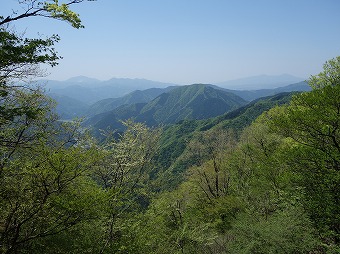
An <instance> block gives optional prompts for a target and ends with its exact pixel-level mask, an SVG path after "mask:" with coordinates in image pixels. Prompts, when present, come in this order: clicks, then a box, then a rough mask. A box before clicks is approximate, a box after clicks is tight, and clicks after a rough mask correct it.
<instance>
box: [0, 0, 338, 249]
mask: <svg viewBox="0 0 340 254" xmlns="http://www.w3.org/2000/svg"><path fill="white" fill-rule="evenodd" d="M18 2H19V3H21V4H22V5H23V6H24V7H25V8H26V9H25V11H24V12H23V13H22V14H18V13H16V12H15V13H13V14H12V15H10V16H8V17H0V253H202V254H203V253H339V252H340V200H339V193H340V189H339V188H340V187H339V186H340V171H339V167H340V130H339V126H340V57H336V58H334V59H331V60H329V61H328V62H326V64H325V65H324V70H323V71H322V72H321V73H320V74H318V75H315V76H312V77H311V78H310V80H309V85H310V86H311V88H312V90H311V91H310V92H303V93H290V94H280V95H277V96H273V97H267V98H263V99H259V100H257V101H255V102H253V103H251V104H248V105H246V106H243V107H241V108H239V109H237V110H235V111H232V112H229V113H226V114H224V115H222V116H218V117H215V118H211V119H208V120H199V121H198V120H193V119H191V120H185V119H184V120H182V121H180V122H177V123H176V124H171V125H168V126H163V127H162V128H151V127H147V126H146V125H145V124H143V123H139V122H134V121H132V120H127V121H124V122H123V123H122V124H123V125H124V126H125V127H124V128H125V131H124V132H120V133H116V132H113V131H110V130H105V131H103V134H104V136H105V140H101V142H98V141H97V140H96V139H95V138H94V137H92V136H91V133H90V132H89V131H88V130H86V129H84V128H83V127H81V123H80V121H70V122H61V121H58V116H57V115H56V114H55V113H54V111H53V107H54V106H55V103H54V102H53V100H51V99H50V98H49V97H47V96H46V95H45V94H44V92H43V89H41V88H40V87H39V85H33V84H31V83H29V81H30V80H31V79H32V78H34V77H37V76H39V75H41V71H40V69H39V66H40V64H49V65H52V66H54V65H56V64H57V61H58V60H59V59H60V57H59V56H58V55H57V53H56V52H55V50H54V49H53V45H54V44H55V43H57V42H58V40H59V38H58V36H57V35H52V36H51V37H50V38H47V39H41V38H39V39H35V38H33V39H32V38H25V37H23V36H21V35H20V33H19V32H18V31H15V30H14V29H13V27H11V24H12V23H13V22H15V21H16V20H18V19H22V18H29V17H34V16H42V17H48V18H54V19H57V20H64V21H67V22H69V23H70V24H71V25H72V26H73V27H75V28H81V27H82V24H81V21H80V19H79V16H78V15H77V14H76V13H74V12H72V11H71V9H70V8H71V7H72V6H73V5H74V4H78V3H81V2H83V1H81V0H77V1H75V0H73V1H71V0H69V1H64V3H60V2H59V1H57V0H54V1H36V0H26V1H18Z"/></svg>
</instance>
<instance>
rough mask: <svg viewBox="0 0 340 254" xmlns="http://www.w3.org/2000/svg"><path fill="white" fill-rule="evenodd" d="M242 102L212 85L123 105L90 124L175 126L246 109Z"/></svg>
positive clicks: (96, 126) (87, 123)
mask: <svg viewBox="0 0 340 254" xmlns="http://www.w3.org/2000/svg"><path fill="white" fill-rule="evenodd" d="M245 104H246V101H245V100H243V99H242V98H240V97H238V96H237V95H234V94H232V93H228V92H225V91H222V90H218V89H214V88H212V87H210V86H209V85H202V84H199V85H190V86H181V87H176V88H174V89H172V90H171V91H169V92H166V93H162V94H161V95H159V96H158V97H156V98H155V99H154V100H152V101H150V102H149V103H147V104H142V103H140V104H132V105H122V106H119V107H117V108H116V109H114V110H112V111H109V112H106V113H103V114H100V115H95V116H93V117H91V118H89V119H88V120H87V121H86V123H85V124H86V125H87V126H89V125H91V126H93V128H94V129H95V130H96V129H99V128H105V126H106V127H111V128H112V127H113V128H118V127H119V125H118V124H117V122H119V120H126V119H128V118H134V119H135V121H137V122H144V123H146V124H147V125H149V126H157V125H159V124H171V123H176V122H178V121H181V120H188V119H206V118H210V117H215V116H218V115H221V114H224V113H225V112H228V111H231V110H233V109H236V108H238V107H240V106H242V105H245Z"/></svg>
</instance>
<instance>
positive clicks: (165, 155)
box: [156, 93, 294, 189]
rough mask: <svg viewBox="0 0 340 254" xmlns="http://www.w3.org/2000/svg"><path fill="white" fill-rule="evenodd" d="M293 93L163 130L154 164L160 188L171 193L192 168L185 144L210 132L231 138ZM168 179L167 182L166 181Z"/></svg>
mask: <svg viewBox="0 0 340 254" xmlns="http://www.w3.org/2000/svg"><path fill="white" fill-rule="evenodd" d="M293 95H294V93H282V94H278V95H274V96H269V97H265V98H261V99H258V100H256V101H254V102H252V103H250V104H247V105H246V106H243V107H241V108H239V109H236V110H233V111H231V112H228V113H225V114H223V115H221V116H218V117H215V118H209V119H206V120H200V121H197V120H185V121H181V122H179V123H177V124H174V125H169V126H166V127H165V128H164V131H163V134H162V136H161V139H160V144H161V145H160V150H159V152H158V154H157V157H156V158H157V162H158V163H159V164H160V168H162V169H163V170H165V172H159V174H160V179H163V178H165V179H164V184H162V186H161V187H160V188H162V189H167V188H169V189H172V188H174V187H175V186H177V184H178V183H179V182H181V181H182V180H183V177H184V175H185V173H186V170H187V169H188V168H189V167H190V166H192V165H194V164H195V163H196V162H195V159H194V158H188V157H187V156H185V154H183V153H185V150H186V147H187V144H188V141H189V140H191V139H192V138H193V137H194V136H196V135H201V134H200V133H203V132H205V131H208V130H210V129H220V130H228V129H233V130H234V134H235V137H236V136H238V135H239V134H240V133H241V131H242V130H243V129H244V128H245V127H247V126H249V125H250V124H251V123H252V122H253V121H254V120H255V119H256V118H257V117H259V116H260V115H261V114H262V113H263V112H265V111H267V110H269V109H271V108H273V107H275V106H278V105H283V104H287V103H289V102H290V100H291V98H292V96H293ZM169 179H171V181H169Z"/></svg>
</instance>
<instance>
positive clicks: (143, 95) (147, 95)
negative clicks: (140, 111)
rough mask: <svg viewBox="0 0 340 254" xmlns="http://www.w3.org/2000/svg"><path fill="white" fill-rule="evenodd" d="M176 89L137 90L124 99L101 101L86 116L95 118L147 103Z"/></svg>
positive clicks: (92, 106)
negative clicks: (120, 108) (133, 105)
mask: <svg viewBox="0 0 340 254" xmlns="http://www.w3.org/2000/svg"><path fill="white" fill-rule="evenodd" d="M174 88H176V87H175V86H170V87H167V88H149V89H146V90H143V91H141V90H136V91H133V92H131V93H129V94H127V95H125V96H123V97H119V98H108V99H104V100H100V101H97V102H96V103H94V104H92V105H91V106H90V107H89V109H88V111H87V114H86V115H87V116H94V115H96V114H100V113H104V112H107V111H111V110H113V109H115V108H117V107H119V106H122V105H125V104H127V105H131V104H135V103H147V102H149V101H151V100H153V99H154V98H156V97H157V96H159V95H160V94H162V93H165V92H167V91H170V90H172V89H174Z"/></svg>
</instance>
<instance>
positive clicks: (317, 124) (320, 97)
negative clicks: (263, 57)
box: [272, 57, 340, 246]
mask: <svg viewBox="0 0 340 254" xmlns="http://www.w3.org/2000/svg"><path fill="white" fill-rule="evenodd" d="M339 63H340V57H337V58H335V59H332V60H330V61H329V62H327V63H326V64H325V69H324V71H323V72H321V73H320V74H319V75H317V76H314V77H312V78H311V80H310V84H311V86H312V87H313V90H312V91H311V92H309V93H303V94H301V95H299V96H295V97H294V98H293V100H292V102H291V104H290V105H289V106H287V107H285V108H283V109H282V110H280V111H274V112H273V113H272V119H273V120H272V128H273V130H274V131H277V132H279V133H282V135H284V136H286V137H288V138H289V139H291V140H292V144H291V146H290V147H289V150H288V151H287V155H286V156H287V158H288V159H289V161H290V162H291V164H292V165H293V167H294V170H295V172H296V173H298V174H299V175H300V176H301V177H300V179H299V184H300V185H301V186H303V188H304V192H305V196H304V206H305V207H306V209H307V211H308V213H309V216H310V218H311V219H312V220H313V222H314V223H315V226H316V227H317V229H318V230H319V233H320V234H321V237H322V239H323V241H324V242H325V243H327V244H328V245H329V246H332V245H333V244H334V243H338V242H339V235H340V231H339V223H340V214H339V211H340V206H339V190H340V189H339V186H340V182H339V179H340V173H339V163H340V149H339V144H340V143H339V142H340V132H339V128H338V126H339V124H340V122H339V121H340V118H339V109H340V78H339V77H340V71H339V70H340V67H339V66H340V64H339Z"/></svg>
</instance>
